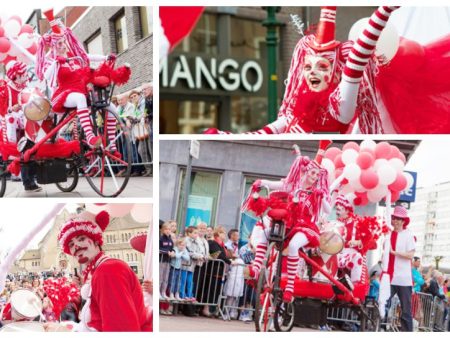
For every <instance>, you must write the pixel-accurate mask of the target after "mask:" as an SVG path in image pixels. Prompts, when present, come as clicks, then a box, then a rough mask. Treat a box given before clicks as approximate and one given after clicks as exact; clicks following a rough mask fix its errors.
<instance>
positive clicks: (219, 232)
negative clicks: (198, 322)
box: [201, 226, 231, 317]
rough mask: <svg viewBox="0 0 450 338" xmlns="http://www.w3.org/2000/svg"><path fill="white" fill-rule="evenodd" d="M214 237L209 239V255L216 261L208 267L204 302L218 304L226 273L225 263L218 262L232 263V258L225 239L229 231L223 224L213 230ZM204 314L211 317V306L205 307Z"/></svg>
mask: <svg viewBox="0 0 450 338" xmlns="http://www.w3.org/2000/svg"><path fill="white" fill-rule="evenodd" d="M213 237H214V239H212V240H209V241H208V244H209V255H210V256H211V258H212V259H214V260H216V261H212V262H209V263H208V265H207V267H206V274H205V276H206V278H205V280H204V283H203V285H202V286H201V287H202V290H203V294H202V299H201V302H202V303H208V304H217V301H218V298H219V293H220V289H221V285H222V278H223V276H224V273H225V266H224V264H223V263H221V262H218V261H217V260H220V261H222V262H224V263H225V264H231V260H230V259H229V258H228V257H227V249H226V247H225V243H224V241H225V240H226V237H227V233H226V231H225V228H224V227H223V226H217V227H216V228H214V231H213ZM202 315H204V316H206V317H211V313H210V312H209V306H208V305H205V306H204V307H203V311H202Z"/></svg>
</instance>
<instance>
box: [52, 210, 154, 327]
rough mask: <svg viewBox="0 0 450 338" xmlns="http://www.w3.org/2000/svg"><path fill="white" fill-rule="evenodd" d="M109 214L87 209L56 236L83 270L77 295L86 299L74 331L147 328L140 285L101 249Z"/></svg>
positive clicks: (124, 265) (147, 323)
mask: <svg viewBox="0 0 450 338" xmlns="http://www.w3.org/2000/svg"><path fill="white" fill-rule="evenodd" d="M108 224H109V214H108V213H107V212H106V211H102V212H100V213H99V214H97V215H94V214H92V213H89V212H87V211H84V212H81V213H80V214H77V215H75V216H74V217H72V218H71V219H69V220H68V221H67V222H66V223H65V224H64V225H63V226H62V227H61V230H60V232H59V235H58V241H59V244H60V246H61V248H62V250H63V251H64V252H65V253H67V254H69V255H71V256H73V257H74V258H75V259H76V260H77V261H78V263H79V264H81V265H82V266H83V267H84V269H83V276H82V277H83V278H82V279H83V283H84V284H83V286H82V288H81V296H82V298H83V299H84V300H85V301H86V303H85V304H84V306H83V308H82V310H81V313H80V321H81V322H80V323H79V324H77V325H75V328H74V331H109V332H113V331H150V330H151V322H150V321H149V317H148V312H147V311H146V309H145V305H144V297H143V292H142V288H141V285H140V283H139V280H138V278H137V276H136V274H135V273H134V272H133V270H132V269H131V268H130V267H129V266H128V265H127V264H126V263H125V262H123V261H121V260H119V259H113V258H110V257H108V256H107V255H106V254H105V253H104V252H103V250H102V248H101V247H102V245H103V232H104V231H105V229H106V227H107V226H108Z"/></svg>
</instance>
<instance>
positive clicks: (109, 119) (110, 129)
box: [106, 113, 117, 152]
mask: <svg viewBox="0 0 450 338" xmlns="http://www.w3.org/2000/svg"><path fill="white" fill-rule="evenodd" d="M106 131H107V133H108V139H109V142H110V144H111V145H110V147H109V149H110V150H111V151H112V152H114V151H117V148H116V142H115V140H114V139H115V138H116V119H115V118H114V116H113V115H112V114H109V113H107V115H106Z"/></svg>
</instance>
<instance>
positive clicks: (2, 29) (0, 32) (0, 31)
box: [0, 26, 5, 37]
mask: <svg viewBox="0 0 450 338" xmlns="http://www.w3.org/2000/svg"><path fill="white" fill-rule="evenodd" d="M2 36H5V29H4V28H3V27H1V26H0V37H2Z"/></svg>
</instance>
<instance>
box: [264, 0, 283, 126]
mask: <svg viewBox="0 0 450 338" xmlns="http://www.w3.org/2000/svg"><path fill="white" fill-rule="evenodd" d="M263 9H265V10H266V11H267V18H266V20H264V21H263V22H262V25H263V26H265V27H267V34H266V44H267V69H268V74H269V81H267V82H268V88H267V89H268V91H267V110H268V117H269V123H270V122H273V121H275V120H276V119H277V111H278V100H277V99H278V95H277V94H278V93H277V92H278V90H277V89H278V88H277V87H278V86H277V83H278V76H277V45H278V36H277V27H279V26H282V25H283V23H281V22H279V21H277V18H276V13H278V12H279V11H280V9H281V7H274V6H272V7H263Z"/></svg>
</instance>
